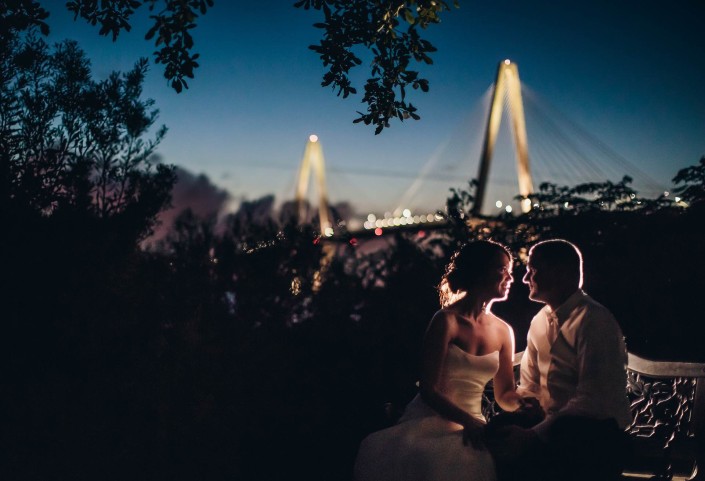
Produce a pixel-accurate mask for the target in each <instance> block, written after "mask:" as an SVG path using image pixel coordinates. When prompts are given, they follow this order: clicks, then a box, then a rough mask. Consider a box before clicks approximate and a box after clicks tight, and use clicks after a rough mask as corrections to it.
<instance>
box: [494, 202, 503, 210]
mask: <svg viewBox="0 0 705 481" xmlns="http://www.w3.org/2000/svg"><path fill="white" fill-rule="evenodd" d="M494 205H496V206H497V208H498V209H501V208H502V201H501V200H498V201H497V202H495V203H494Z"/></svg>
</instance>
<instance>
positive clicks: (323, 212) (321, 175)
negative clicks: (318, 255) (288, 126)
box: [296, 135, 333, 237]
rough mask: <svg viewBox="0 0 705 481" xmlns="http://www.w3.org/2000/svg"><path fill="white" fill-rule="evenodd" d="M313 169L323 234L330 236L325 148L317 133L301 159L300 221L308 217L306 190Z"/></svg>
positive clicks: (298, 191)
mask: <svg viewBox="0 0 705 481" xmlns="http://www.w3.org/2000/svg"><path fill="white" fill-rule="evenodd" d="M311 169H313V172H314V175H315V176H316V188H317V190H318V218H319V221H320V223H321V235H324V236H327V237H330V236H332V235H333V227H332V225H331V223H330V217H329V215H328V210H329V209H328V193H327V190H326V169H325V160H324V158H323V148H322V147H321V143H320V142H319V141H318V136H317V135H311V136H309V138H308V142H307V143H306V148H305V149H304V156H303V158H302V159H301V167H300V168H299V175H298V179H297V186H296V210H297V213H298V220H299V222H303V221H304V220H305V219H306V214H307V212H306V204H305V202H304V201H305V199H306V192H307V191H308V183H309V179H310V177H311Z"/></svg>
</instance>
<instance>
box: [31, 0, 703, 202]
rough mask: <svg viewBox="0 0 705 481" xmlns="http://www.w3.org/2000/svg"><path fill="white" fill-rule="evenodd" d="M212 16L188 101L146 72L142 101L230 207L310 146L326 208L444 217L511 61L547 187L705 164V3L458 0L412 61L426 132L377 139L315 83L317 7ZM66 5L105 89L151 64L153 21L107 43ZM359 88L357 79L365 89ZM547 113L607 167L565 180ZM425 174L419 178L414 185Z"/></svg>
mask: <svg viewBox="0 0 705 481" xmlns="http://www.w3.org/2000/svg"><path fill="white" fill-rule="evenodd" d="M44 3H45V4H49V2H44ZM215 3H216V4H215V6H214V8H213V9H212V10H210V11H209V12H208V13H207V14H206V15H205V16H204V17H202V18H201V19H200V20H199V21H198V27H197V29H196V30H195V31H194V36H195V42H196V50H197V51H198V52H199V53H200V54H201V58H200V63H201V67H200V68H199V69H197V71H196V78H195V79H194V80H193V81H191V83H190V89H189V90H188V91H186V92H184V93H182V94H176V93H175V92H173V90H172V89H170V88H169V87H168V85H167V84H166V81H165V79H164V78H163V76H162V66H160V65H152V68H151V71H150V74H149V76H148V79H147V82H146V85H145V95H146V96H147V97H151V98H153V99H154V100H155V101H156V106H157V107H158V108H159V110H160V118H159V123H160V124H161V123H163V124H166V125H167V127H168V128H169V132H168V134H167V137H166V139H165V140H164V141H163V143H162V144H161V146H160V147H159V153H160V155H161V157H162V159H163V161H164V162H167V163H173V164H177V165H179V166H181V167H184V168H186V169H188V170H189V171H192V172H194V173H204V174H206V175H207V176H208V177H209V178H210V179H211V181H212V182H213V183H215V184H216V185H218V186H219V187H221V188H223V189H227V191H228V192H229V193H230V194H231V196H232V199H233V204H234V205H236V204H237V202H238V201H239V200H241V199H243V198H245V199H250V200H251V199H255V198H257V197H259V196H262V195H264V194H267V193H272V194H275V195H276V197H277V200H278V201H281V200H285V199H288V198H291V197H293V192H294V182H295V177H296V170H297V167H298V164H299V162H300V161H301V156H302V154H303V150H304V146H305V143H306V141H307V139H308V136H309V135H310V134H312V133H315V134H317V135H318V136H319V138H320V139H321V142H322V146H323V151H324V154H325V159H326V163H327V168H328V188H329V196H330V198H331V201H332V202H336V201H343V200H348V201H350V202H352V203H353V204H354V206H355V207H357V209H358V211H359V212H361V213H363V212H367V211H370V210H372V211H374V212H376V213H378V214H379V213H383V212H384V211H385V210H386V211H390V210H393V209H394V208H396V207H400V206H401V207H410V208H412V210H416V211H418V210H432V209H436V208H439V207H441V206H442V205H443V201H444V199H445V198H446V196H447V192H448V188H449V187H458V186H462V185H464V183H465V182H466V181H467V180H468V179H469V178H470V177H474V176H475V175H476V170H477V164H478V158H479V153H480V141H481V138H482V134H483V131H484V122H485V116H486V113H485V112H486V110H485V109H486V108H487V104H488V88H489V87H490V86H491V84H492V82H493V80H494V76H495V73H496V68H497V64H498V62H499V61H501V60H502V59H505V58H510V59H512V60H513V61H514V62H516V63H517V64H518V66H519V73H520V76H521V79H522V81H523V83H524V85H525V87H526V88H527V91H526V93H525V95H524V96H525V102H526V103H527V107H526V110H527V124H528V133H529V147H530V154H531V157H532V163H533V164H534V165H533V168H534V169H535V170H534V171H535V172H536V174H535V175H536V177H537V179H535V180H537V181H539V180H545V179H547V178H553V179H554V180H558V181H559V183H564V184H572V183H575V182H581V181H586V180H598V179H597V178H596V179H591V178H588V177H589V176H588V173H589V172H592V173H595V175H596V176H597V177H599V176H600V175H604V177H608V178H609V179H610V180H619V178H620V177H621V175H622V174H624V173H630V174H632V175H633V176H634V177H635V187H636V188H637V189H639V188H640V187H641V189H640V191H641V192H643V193H644V194H648V193H649V191H651V192H652V193H653V192H655V191H656V190H657V189H664V188H668V187H669V186H670V179H671V178H672V177H673V176H674V175H675V173H676V171H677V170H678V169H679V168H681V167H684V166H687V165H693V164H695V163H696V162H697V161H698V159H699V158H700V157H701V156H702V155H705V54H704V53H703V52H705V49H704V47H705V38H704V37H703V36H702V29H703V22H704V21H705V2H703V1H702V0H686V1H680V0H676V1H673V2H662V1H659V2H655V1H651V0H646V1H636V0H625V1H618V2H614V1H603V0H599V1H583V2H554V1H548V0H540V1H523V2H522V1H509V2H507V1H495V2H471V1H469V0H461V1H460V9H457V10H453V11H450V12H446V13H445V15H444V16H443V21H442V23H441V24H440V25H435V26H432V27H430V28H429V30H428V31H427V38H428V39H429V40H431V41H432V42H433V44H434V45H435V46H436V47H437V48H438V52H436V53H435V54H434V55H433V59H434V65H432V66H425V65H424V66H419V68H420V69H421V72H422V76H425V77H426V78H428V79H429V80H430V86H431V90H430V92H429V93H427V94H422V93H420V92H414V93H413V95H412V97H411V101H412V103H414V105H416V106H417V107H418V109H419V113H420V115H421V120H420V121H416V122H414V121H409V122H404V123H403V124H400V123H395V124H393V125H392V127H391V128H390V129H387V130H385V131H384V132H382V133H381V134H380V135H377V136H375V135H374V130H373V128H372V127H369V126H364V125H361V124H355V125H353V124H352V120H353V118H354V117H355V111H356V110H362V109H363V108H364V106H363V105H362V104H360V103H359V100H360V98H361V95H360V94H358V96H357V98H349V99H346V100H343V99H342V98H338V97H336V96H335V94H334V93H333V92H332V91H331V90H329V89H327V88H325V89H324V88H322V87H321V86H320V80H321V76H322V74H323V72H324V69H323V67H322V65H321V64H320V61H319V59H318V57H317V55H316V54H315V53H314V52H313V51H311V50H309V49H308V46H309V45H311V44H313V43H317V41H318V39H319V37H320V31H319V30H317V29H315V28H313V27H312V24H313V23H315V22H317V21H320V18H321V14H320V13H319V12H315V11H304V10H299V9H294V8H293V7H292V4H293V3H294V0H270V1H266V2H239V1H225V0H215ZM451 3H452V2H451ZM63 4H64V2H55V3H54V2H52V3H51V6H50V7H49V9H50V11H51V16H50V18H49V24H50V26H51V28H52V34H51V38H50V39H51V40H52V41H58V40H60V39H63V38H73V39H76V40H78V41H79V43H80V45H81V46H82V47H83V48H84V49H85V50H86V52H87V53H88V56H89V58H90V59H91V60H92V63H93V67H94V74H95V76H96V77H97V78H102V77H104V76H106V75H107V74H108V73H109V72H110V71H111V70H126V69H128V68H130V67H131V66H132V65H133V63H134V61H135V60H136V59H137V58H138V57H140V56H146V57H149V58H150V60H151V54H152V52H153V50H154V47H153V46H152V45H151V44H150V43H149V42H146V41H144V40H143V36H144V33H145V32H146V30H147V28H148V21H147V20H146V18H145V19H144V20H135V21H133V27H134V29H133V31H132V33H130V34H127V35H124V36H122V37H121V38H120V39H118V41H117V43H113V42H112V41H111V40H110V39H108V38H102V37H99V36H98V34H97V29H96V28H94V27H91V26H89V25H87V24H86V23H85V22H82V21H81V22H73V20H72V17H71V16H70V15H69V14H68V12H66V11H65V9H64V8H63ZM243 5H244V6H243ZM143 10H144V11H138V14H139V16H140V18H144V17H146V14H147V12H146V8H143ZM358 70H360V69H359V68H358ZM365 75H366V72H365V71H363V70H360V71H359V72H358V73H357V74H355V75H354V76H355V78H357V79H358V85H357V86H358V92H362V80H363V79H364V78H365ZM529 99H538V100H532V102H534V103H535V105H536V106H537V107H535V108H534V107H531V106H529V105H528V104H529ZM552 109H553V110H557V111H559V112H561V113H562V115H564V116H565V118H567V119H569V121H570V122H574V123H576V124H578V125H580V126H581V127H582V128H584V129H585V131H587V132H589V134H590V135H591V136H595V137H597V138H598V139H599V140H600V141H601V142H603V143H604V144H606V145H607V146H609V148H610V149H611V151H613V152H614V153H615V154H611V156H609V155H608V156H605V157H604V159H599V158H596V159H595V160H592V159H590V160H588V161H587V162H588V163H589V162H592V163H593V164H595V165H597V167H595V165H593V167H592V168H591V167H590V165H588V164H586V165H582V166H579V167H566V166H567V165H569V164H570V162H568V163H566V162H564V161H563V158H564V157H565V156H566V155H568V154H566V149H567V147H566V146H567V145H573V144H574V143H575V142H577V140H576V141H573V140H571V139H572V138H574V137H575V138H580V135H581V134H580V133H579V132H580V131H576V132H578V133H575V132H573V133H572V134H571V133H569V134H567V135H568V137H567V140H565V139H564V140H562V141H560V142H562V143H560V142H559V141H558V140H556V139H557V138H559V137H561V136H560V135H559V134H556V133H555V131H554V130H551V129H552V127H551V125H553V124H555V125H557V126H559V127H560V126H565V125H568V124H569V123H570V122H569V121H567V120H565V119H564V118H563V117H561V116H556V115H555V114H548V115H549V117H550V118H551V119H553V120H552V122H553V124H552V123H551V122H549V121H546V120H545V118H544V117H542V116H541V115H543V114H536V119H538V120H534V117H532V115H533V113H532V112H533V111H534V110H536V111H537V112H544V113H546V112H553V110H552ZM542 118H544V120H540V119H542ZM506 124H507V122H506V120H505V121H503V125H506ZM541 126H543V127H541ZM539 127H541V128H539ZM542 129H543V130H542ZM503 132H504V133H502V134H500V144H501V145H500V146H498V148H497V152H496V156H495V163H494V164H493V167H492V173H491V181H492V185H493V187H492V188H491V189H490V191H489V192H488V202H490V201H491V203H492V204H493V203H494V200H495V199H502V200H504V201H505V202H506V201H508V200H509V199H510V198H511V195H512V194H513V193H514V192H515V191H516V190H517V189H516V188H515V187H514V185H515V182H516V174H515V173H514V167H513V166H512V162H513V160H512V150H511V149H512V146H511V142H509V141H508V139H509V134H508V132H506V131H504V130H503ZM561 138H562V137H561ZM557 142H558V144H556V145H554V144H555V143H557ZM593 145H594V144H593ZM588 156H589V154H588ZM617 157H619V158H622V157H623V158H625V159H627V160H628V161H629V162H630V163H632V164H634V165H637V166H638V169H639V171H643V172H645V173H646V174H647V175H646V176H644V177H643V179H647V180H642V178H641V177H640V176H639V175H637V174H636V172H625V167H624V166H623V165H621V164H620V163H619V162H617V161H615V160H614V159H615V158H617ZM583 163H585V162H583ZM578 164H580V162H578ZM576 165H577V164H576ZM421 172H425V173H426V176H425V177H424V178H423V179H424V180H423V181H420V182H417V183H416V184H415V183H414V179H415V178H417V177H418V176H419V174H420V173H421ZM553 174H555V176H558V177H560V175H562V177H560V178H558V177H551V176H552V175H553ZM541 176H543V177H541ZM649 179H651V180H649ZM600 180H605V178H601V179H600ZM655 184H657V185H655ZM402 204H403V205H402Z"/></svg>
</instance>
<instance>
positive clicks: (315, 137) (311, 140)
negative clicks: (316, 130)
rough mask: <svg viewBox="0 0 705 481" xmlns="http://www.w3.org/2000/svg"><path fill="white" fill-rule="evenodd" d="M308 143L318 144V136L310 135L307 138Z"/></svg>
mask: <svg viewBox="0 0 705 481" xmlns="http://www.w3.org/2000/svg"><path fill="white" fill-rule="evenodd" d="M308 141H309V142H318V135H316V134H311V135H309V136H308Z"/></svg>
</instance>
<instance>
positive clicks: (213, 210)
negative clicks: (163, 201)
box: [144, 167, 230, 245]
mask: <svg viewBox="0 0 705 481" xmlns="http://www.w3.org/2000/svg"><path fill="white" fill-rule="evenodd" d="M171 195H172V198H171V205H172V207H171V208H170V209H167V210H164V211H162V212H161V213H160V214H159V216H158V219H159V225H158V226H157V227H156V228H155V230H154V234H152V236H151V237H149V238H148V239H146V240H145V242H144V244H145V245H148V244H152V243H155V242H157V241H159V240H161V239H163V238H164V237H165V236H166V235H167V234H168V233H169V231H170V230H171V229H172V227H173V225H174V220H175V219H176V218H177V217H178V215H179V214H180V213H182V212H183V211H184V210H186V209H191V211H192V212H193V213H194V214H195V215H196V216H197V217H200V218H202V219H210V218H218V217H219V215H220V213H221V211H222V210H223V208H224V207H226V205H227V203H228V201H229V200H230V194H228V192H227V191H225V190H223V189H220V188H218V187H216V186H215V185H214V184H213V183H211V181H210V179H209V178H208V176H206V175H205V174H198V175H196V174H194V173H192V172H189V171H188V170H186V169H184V168H182V167H177V168H176V184H174V188H173V189H172V192H171Z"/></svg>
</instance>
